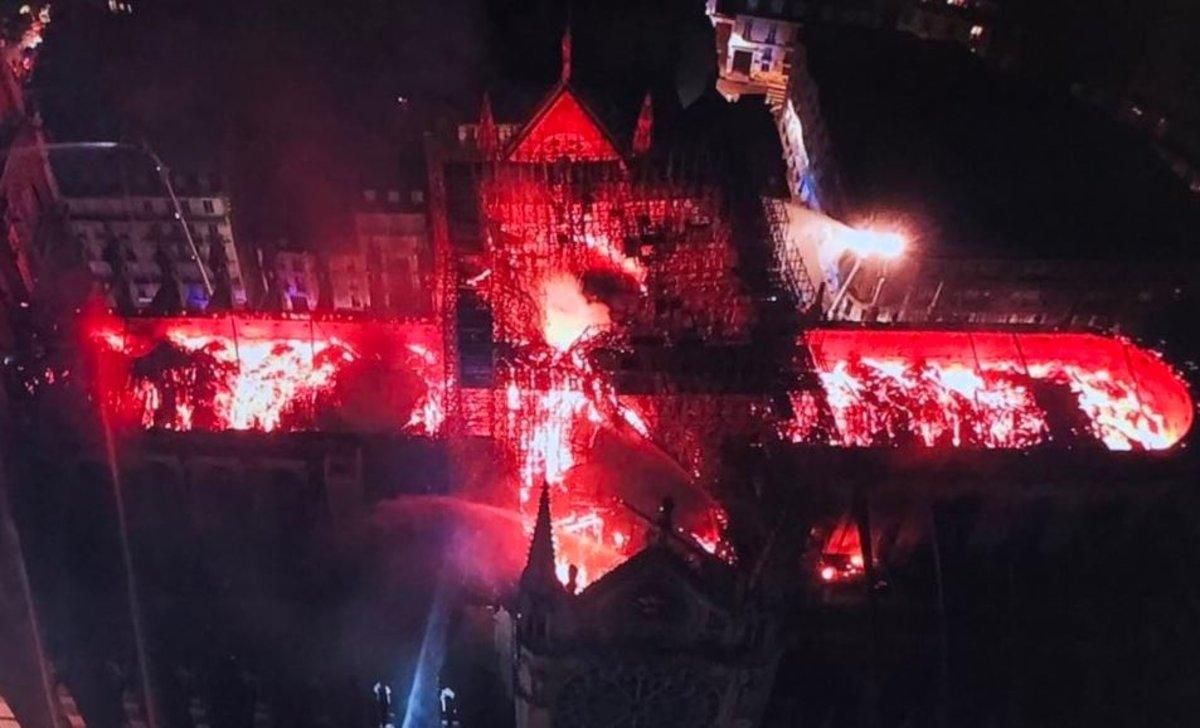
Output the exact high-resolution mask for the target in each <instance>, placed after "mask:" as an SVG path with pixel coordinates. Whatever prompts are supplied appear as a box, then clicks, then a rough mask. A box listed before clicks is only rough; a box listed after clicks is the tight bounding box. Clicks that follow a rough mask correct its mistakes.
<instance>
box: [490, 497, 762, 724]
mask: <svg viewBox="0 0 1200 728" xmlns="http://www.w3.org/2000/svg"><path fill="white" fill-rule="evenodd" d="M670 510H671V508H670V504H669V503H664V510H663V515H664V517H663V518H662V520H661V521H660V523H659V524H658V528H657V534H656V536H655V538H654V539H653V540H652V542H651V543H650V544H649V545H647V546H646V548H644V549H643V550H642V551H640V552H638V553H637V554H635V555H633V556H632V557H631V558H629V559H628V560H627V561H625V562H624V563H623V564H621V565H620V566H618V567H617V568H615V569H614V570H612V571H610V572H609V573H607V574H605V575H604V576H603V577H601V578H600V579H599V580H597V581H596V582H594V583H592V584H590V585H588V586H587V587H586V588H585V589H583V590H582V591H580V592H579V593H573V587H572V586H567V587H564V586H563V585H562V584H561V583H560V582H559V581H558V579H557V578H555V570H554V544H553V539H552V535H551V522H550V500H549V492H548V490H547V489H545V488H543V490H542V494H541V501H540V503H539V508H538V515H537V523H536V527H535V529H534V534H533V540H532V544H531V547H530V551H529V560H528V563H527V565H526V568H525V572H524V574H523V575H522V578H521V583H520V587H519V595H518V604H517V613H516V625H515V630H514V633H513V640H514V643H515V644H514V645H513V647H514V655H513V663H514V664H513V669H514V672H515V674H514V684H513V691H514V702H515V705H516V725H517V726H518V728H549V727H550V726H581V727H583V726H627V727H629V728H633V727H635V726H647V727H648V726H654V727H655V728H670V727H671V726H679V727H681V728H682V727H685V726H686V727H687V728H696V727H697V726H722V727H728V728H734V727H739V728H740V727H747V728H748V727H749V726H754V725H757V724H758V721H759V720H760V718H761V715H762V712H763V709H764V707H765V704H766V701H767V697H768V695H769V693H770V689H771V685H772V681H773V679H774V672H775V665H776V662H777V659H778V652H777V650H776V648H775V641H774V640H773V639H772V636H773V627H772V625H771V623H770V621H769V620H767V619H766V618H765V616H764V614H763V612H762V610H761V609H760V608H758V607H757V605H756V604H755V601H754V599H753V597H752V596H751V595H748V594H747V593H746V590H745V589H744V585H743V584H742V583H741V581H740V580H739V578H738V575H737V574H735V572H734V570H733V569H731V568H730V567H729V566H727V565H726V564H724V563H722V562H720V561H718V560H716V559H714V558H712V557H711V556H709V555H708V554H707V553H705V552H703V551H702V550H701V549H699V548H695V547H692V546H691V544H690V543H689V542H687V541H686V540H685V539H684V537H682V536H680V535H678V534H677V532H676V530H675V528H674V527H673V525H672V524H671V521H670Z"/></svg>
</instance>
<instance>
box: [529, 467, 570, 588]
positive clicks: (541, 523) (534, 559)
mask: <svg viewBox="0 0 1200 728" xmlns="http://www.w3.org/2000/svg"><path fill="white" fill-rule="evenodd" d="M521 589H523V590H528V591H535V592H543V593H544V592H546V591H547V590H561V589H562V584H560V583H559V581H558V577H557V576H556V575H555V573H554V533H553V529H552V524H551V521H550V485H549V484H548V483H546V482H545V481H543V482H542V494H541V496H540V497H539V498H538V511H537V520H536V521H535V522H534V525H533V538H532V539H531V540H530V542H529V558H528V559H526V561H525V571H523V572H521Z"/></svg>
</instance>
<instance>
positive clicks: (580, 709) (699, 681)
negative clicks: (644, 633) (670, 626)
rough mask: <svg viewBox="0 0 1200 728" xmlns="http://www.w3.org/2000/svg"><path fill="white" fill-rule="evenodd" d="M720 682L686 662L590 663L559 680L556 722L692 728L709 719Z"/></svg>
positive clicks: (582, 726)
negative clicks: (680, 663) (573, 675)
mask: <svg viewBox="0 0 1200 728" xmlns="http://www.w3.org/2000/svg"><path fill="white" fill-rule="evenodd" d="M720 696H721V686H720V684H719V682H718V681H717V680H715V679H714V678H713V677H711V676H710V675H705V674H701V673H700V672H698V671H696V670H694V669H691V668H689V667H687V666H680V665H670V664H658V663H627V662H616V663H611V664H606V665H593V666H592V667H591V668H589V669H587V670H585V671H584V672H582V673H580V674H579V675H576V676H575V677H573V678H571V679H570V680H569V681H568V682H567V684H566V685H564V686H563V689H562V691H561V692H560V693H559V696H558V700H557V701H556V704H555V709H556V710H555V713H556V716H555V721H554V724H555V725H556V726H568V727H570V728H590V727H591V726H597V727H599V726H606V727H611V728H652V727H653V728H685V727H686V728H694V727H698V726H711V725H714V724H715V722H716V719H717V714H718V712H719V709H720V702H721V699H720Z"/></svg>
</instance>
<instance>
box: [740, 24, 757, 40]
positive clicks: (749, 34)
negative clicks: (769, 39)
mask: <svg viewBox="0 0 1200 728" xmlns="http://www.w3.org/2000/svg"><path fill="white" fill-rule="evenodd" d="M742 37H743V38H745V39H746V40H749V41H752V40H754V19H753V18H746V25H745V27H744V28H743V29H742Z"/></svg>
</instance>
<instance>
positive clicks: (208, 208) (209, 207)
mask: <svg viewBox="0 0 1200 728" xmlns="http://www.w3.org/2000/svg"><path fill="white" fill-rule="evenodd" d="M213 210H214V207H213V201H212V200H205V201H204V211H205V212H206V213H208V214H209V215H211V214H213Z"/></svg>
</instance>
